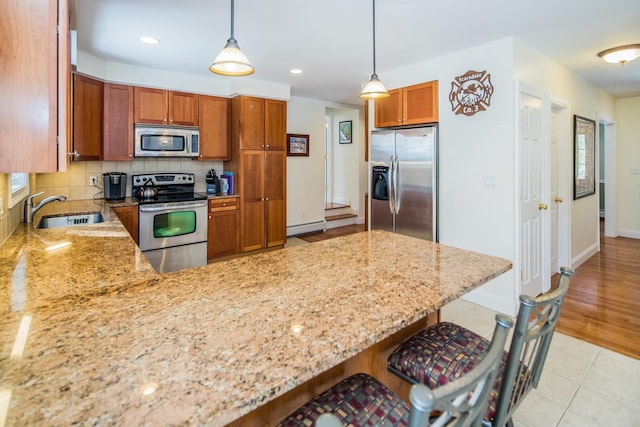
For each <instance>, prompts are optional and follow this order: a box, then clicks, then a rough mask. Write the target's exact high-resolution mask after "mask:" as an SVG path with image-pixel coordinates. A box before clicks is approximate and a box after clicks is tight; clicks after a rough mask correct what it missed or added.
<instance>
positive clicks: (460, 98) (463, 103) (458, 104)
mask: <svg viewBox="0 0 640 427" xmlns="http://www.w3.org/2000/svg"><path fill="white" fill-rule="evenodd" d="M491 95H493V85H492V84H491V74H487V72H486V71H474V70H469V71H467V72H466V73H464V74H463V75H461V76H458V77H455V78H454V80H453V81H452V82H451V92H450V93H449V101H450V102H451V111H453V112H454V113H456V114H464V115H465V116H473V115H474V114H475V113H478V112H480V111H485V110H486V109H487V107H489V106H490V105H491Z"/></svg>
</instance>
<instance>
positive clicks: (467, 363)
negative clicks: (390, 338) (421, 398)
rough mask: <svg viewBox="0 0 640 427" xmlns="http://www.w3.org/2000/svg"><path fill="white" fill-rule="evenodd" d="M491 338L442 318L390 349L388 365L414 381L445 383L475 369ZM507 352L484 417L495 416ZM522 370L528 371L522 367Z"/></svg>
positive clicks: (500, 366) (440, 384) (430, 386)
mask: <svg viewBox="0 0 640 427" xmlns="http://www.w3.org/2000/svg"><path fill="white" fill-rule="evenodd" d="M490 345H491V341H489V340H487V339H486V338H483V337H482V336H480V335H478V334H476V333H475V332H473V331H470V330H469V329H466V328H464V327H462V326H459V325H456V324H455V323H450V322H442V323H438V324H435V325H433V326H431V327H429V328H427V329H423V330H422V331H420V332H419V333H418V334H416V335H414V336H413V337H411V338H410V339H409V340H407V341H405V342H404V343H403V344H402V345H401V346H400V347H398V348H397V349H396V350H394V351H393V353H391V355H390V356H389V359H388V365H387V368H388V369H389V371H391V372H393V373H394V374H396V375H398V376H399V377H400V378H402V379H404V380H405V381H407V382H410V383H412V384H424V385H426V386H427V387H429V388H437V387H440V386H443V385H445V384H447V383H449V382H451V381H453V380H455V379H457V378H460V377H462V376H463V375H464V374H466V373H467V372H469V371H470V370H472V369H473V368H474V367H475V366H476V365H477V364H478V363H479V362H480V361H481V360H482V358H483V357H484V355H485V354H486V353H487V351H488V350H489V346H490ZM508 355H509V354H508V353H507V352H506V351H505V352H503V354H502V357H501V361H500V365H499V367H498V372H497V374H496V382H495V383H494V385H493V387H492V390H491V392H490V394H489V405H488V410H487V414H486V415H485V417H484V418H485V420H487V421H491V420H493V415H494V413H495V408H496V401H497V397H498V392H499V391H500V384H501V383H502V377H503V375H504V368H505V364H506V362H507V357H508ZM521 372H528V370H522V371H521Z"/></svg>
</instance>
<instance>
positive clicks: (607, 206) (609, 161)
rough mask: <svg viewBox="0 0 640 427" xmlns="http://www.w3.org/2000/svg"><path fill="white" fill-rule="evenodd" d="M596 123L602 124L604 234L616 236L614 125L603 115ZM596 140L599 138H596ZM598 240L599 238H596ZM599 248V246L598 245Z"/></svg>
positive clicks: (616, 194) (616, 162)
mask: <svg viewBox="0 0 640 427" xmlns="http://www.w3.org/2000/svg"><path fill="white" fill-rule="evenodd" d="M598 123H602V124H604V235H605V236H607V237H618V177H617V175H616V173H617V171H618V158H617V153H618V145H617V142H616V125H615V123H614V122H612V121H611V120H607V119H605V118H604V117H598ZM598 128H600V126H598ZM598 140H600V139H599V138H598ZM599 151H600V150H598V152H599ZM598 164H599V162H598ZM598 173H599V172H598ZM599 241H600V239H598V242H599ZM599 249H600V247H598V250H599Z"/></svg>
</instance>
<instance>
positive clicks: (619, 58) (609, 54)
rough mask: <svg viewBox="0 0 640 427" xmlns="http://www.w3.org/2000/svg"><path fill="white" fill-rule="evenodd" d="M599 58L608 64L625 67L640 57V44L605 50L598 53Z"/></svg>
mask: <svg viewBox="0 0 640 427" xmlns="http://www.w3.org/2000/svg"><path fill="white" fill-rule="evenodd" d="M598 56H599V57H600V58H602V59H603V60H604V61H606V62H610V63H612V64H620V65H624V64H625V63H626V62H629V61H633V60H634V59H636V58H639V57H640V44H630V45H626V46H619V47H614V48H611V49H607V50H603V51H602V52H600V53H598Z"/></svg>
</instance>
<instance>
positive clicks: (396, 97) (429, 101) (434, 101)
mask: <svg viewBox="0 0 640 427" xmlns="http://www.w3.org/2000/svg"><path fill="white" fill-rule="evenodd" d="M437 121H438V81H437V80H434V81H431V82H426V83H421V84H417V85H413V86H407V87H403V88H399V89H394V90H390V91H389V97H387V98H382V99H377V100H376V101H375V127H378V128H384V127H395V126H406V125H415V124H424V123H435V122H437Z"/></svg>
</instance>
